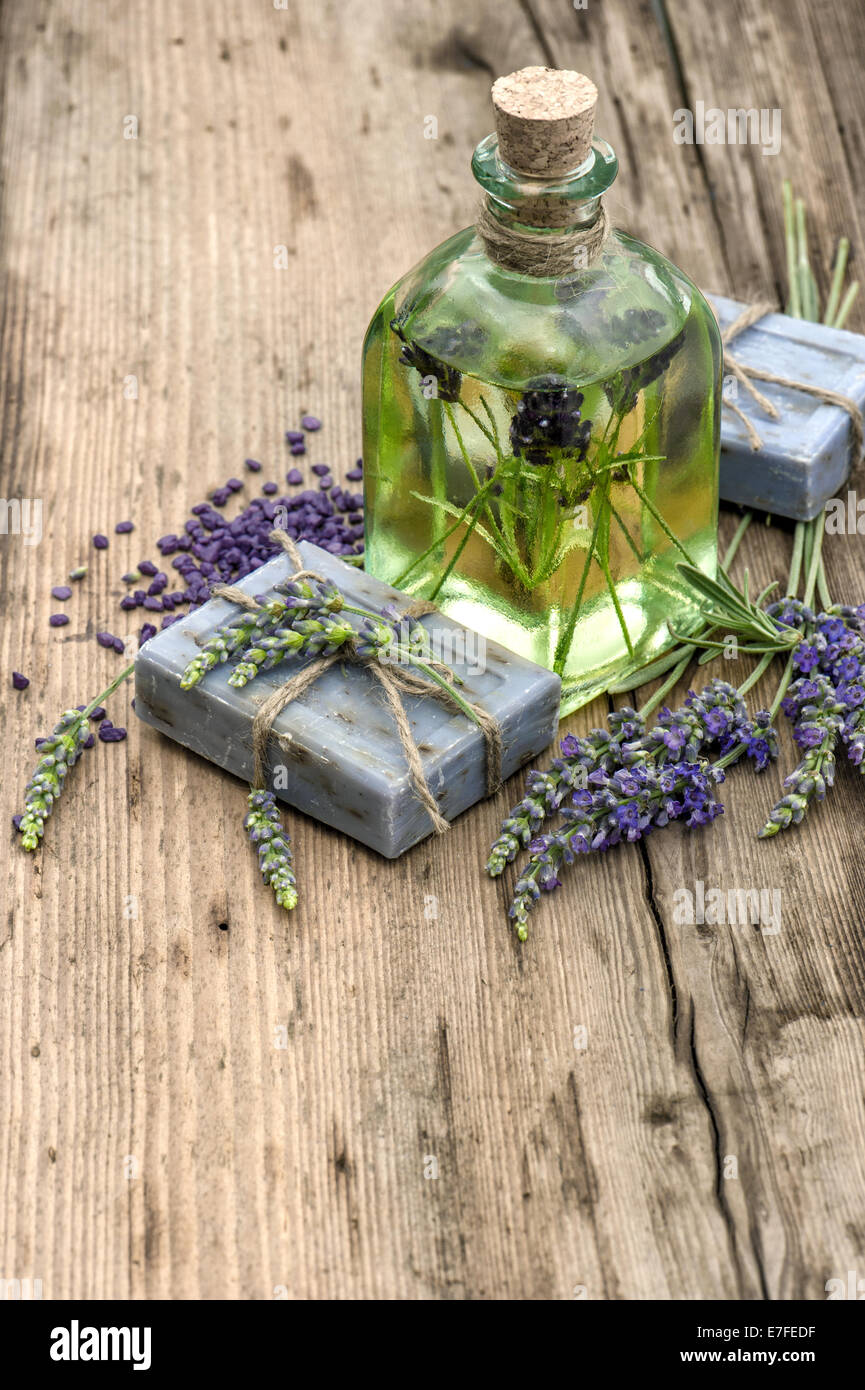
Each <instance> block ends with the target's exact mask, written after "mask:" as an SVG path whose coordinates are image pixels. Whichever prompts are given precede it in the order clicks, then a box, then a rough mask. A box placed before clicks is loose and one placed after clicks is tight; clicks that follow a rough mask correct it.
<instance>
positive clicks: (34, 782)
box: [17, 709, 94, 850]
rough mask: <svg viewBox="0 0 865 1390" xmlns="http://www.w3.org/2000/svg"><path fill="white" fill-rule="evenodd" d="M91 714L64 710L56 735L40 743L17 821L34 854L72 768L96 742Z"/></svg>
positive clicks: (24, 843)
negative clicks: (88, 723) (36, 759)
mask: <svg viewBox="0 0 865 1390" xmlns="http://www.w3.org/2000/svg"><path fill="white" fill-rule="evenodd" d="M88 712H89V711H88V710H86V709H85V710H77V709H68V710H65V711H64V713H63V715H62V716H61V718H60V721H59V723H57V724H56V725H55V727H54V731H53V733H52V734H51V735H50V736H49V737H48V738H46V739H42V740H40V741H39V744H40V755H41V756H40V758H39V762H38V763H37V764H36V770H35V772H34V773H33V776H32V777H31V778H30V781H29V782H28V783H27V786H26V787H25V789H24V812H23V814H22V815H21V816H20V817H19V818H18V820H17V829H18V832H19V834H20V835H21V844H22V846H23V848H24V849H26V850H34V849H36V848H37V847H38V845H39V841H40V840H41V839H42V836H43V834H44V833H45V822H46V820H47V819H48V817H49V816H50V815H51V811H52V808H53V806H54V803H55V801H57V799H58V797H59V796H60V794H61V792H62V791H63V786H64V783H65V781H66V778H67V777H68V775H69V771H70V769H71V768H73V767H74V766H75V764H76V763H77V761H78V759H79V758H80V757H81V754H82V753H83V752H84V750H85V748H92V747H93V743H94V738H93V735H92V733H91V732H90V730H89V728H88V727H87V715H88Z"/></svg>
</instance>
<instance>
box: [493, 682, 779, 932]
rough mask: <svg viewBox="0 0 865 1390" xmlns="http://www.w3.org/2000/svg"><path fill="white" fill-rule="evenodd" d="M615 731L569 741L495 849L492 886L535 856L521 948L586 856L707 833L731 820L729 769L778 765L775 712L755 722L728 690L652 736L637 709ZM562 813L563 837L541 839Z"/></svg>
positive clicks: (693, 704)
mask: <svg viewBox="0 0 865 1390" xmlns="http://www.w3.org/2000/svg"><path fill="white" fill-rule="evenodd" d="M609 725H610V727H609V728H608V729H595V730H592V732H591V733H590V734H589V735H588V736H587V737H586V738H578V737H576V736H573V735H569V736H567V737H566V738H565V739H563V740H562V743H561V754H562V756H561V757H560V758H558V759H555V760H554V761H553V764H552V766H551V768H550V770H549V772H547V773H539V772H531V773H529V777H528V785H527V794H526V796H525V797H524V798H523V801H521V802H520V803H519V805H518V806H517V807H515V808H514V810H513V811H512V812H511V815H510V816H509V817H508V819H507V820H506V821H505V823H504V825H503V827H502V833H501V835H500V836H499V837H498V839H497V840H496V841H495V843H494V845H493V847H492V851H491V853H490V857H489V859H488V861H487V872H488V873H489V874H490V875H491V876H492V877H497V876H498V875H499V874H501V873H502V871H503V869H504V867H505V864H507V863H509V862H511V861H512V860H513V859H514V858H515V856H516V854H517V853H518V851H519V849H520V848H521V847H522V848H528V851H529V861H528V864H527V865H526V867H525V868H524V870H523V872H522V873H521V875H520V877H519V879H518V881H517V884H516V889H515V894H514V900H513V902H512V904H511V907H510V909H509V915H510V916H511V917H512V918H513V919H514V921H515V922H516V926H517V935H518V937H519V938H520V940H521V941H524V940H525V939H526V935H527V925H526V924H527V919H528V914H529V912H530V910H531V909H532V907H533V906H534V905H535V903H536V902H537V901H538V899H539V898H540V894H541V891H542V890H544V891H547V892H549V891H552V890H553V889H555V888H558V887H559V886H560V883H561V879H560V877H559V874H560V872H561V871H562V869H563V868H564V867H565V866H567V865H568V864H572V863H573V862H574V860H575V858H576V856H577V854H586V853H589V852H591V851H593V850H597V851H604V850H607V849H610V848H611V847H612V846H613V845H615V844H618V843H619V842H620V841H622V840H625V841H634V840H639V839H642V838H643V837H644V836H645V835H647V834H649V833H650V831H651V830H652V829H654V828H655V827H663V826H665V825H668V824H669V823H670V822H671V821H673V820H681V819H684V820H685V823H686V824H687V825H688V826H690V827H696V826H699V825H707V824H709V823H710V822H711V821H712V820H714V819H715V817H716V816H718V815H720V814H721V813H722V811H723V806H722V805H721V804H720V802H718V801H717V800H716V799H715V797H714V794H713V792H714V787H715V785H717V784H718V783H720V782H722V781H723V780H724V775H725V768H726V767H727V766H729V765H730V764H732V763H734V762H737V761H738V760H739V759H740V758H742V757H743V756H745V757H748V758H750V759H752V760H753V762H754V764H755V766H756V767H757V769H758V770H762V769H763V768H765V767H766V766H767V765H768V763H769V761H770V759H772V758H775V757H777V755H778V743H777V737H776V734H775V731H774V729H773V728H772V726H771V719H770V716H769V713H768V711H765V710H761V711H760V712H759V713H758V714H757V715H756V716H755V718H754V719H753V720H752V719H750V718H749V717H748V713H747V709H746V707H745V702H744V700H743V699H742V697H741V695H740V693H739V691H738V690H736V688H735V687H734V686H731V685H728V684H727V682H725V681H720V680H714V681H712V682H711V684H710V685H708V686H706V688H705V689H704V690H703V692H702V694H701V695H697V694H696V693H695V692H694V691H691V692H690V693H689V695H688V697H687V700H686V701H685V705H684V706H683V708H682V709H680V710H677V711H675V712H673V711H671V710H669V709H667V708H666V707H665V708H664V709H662V710H661V711H660V714H659V716H658V722H657V724H656V725H655V726H654V727H653V728H652V729H649V730H646V728H645V721H644V719H643V716H642V715H641V714H639V713H638V712H637V711H636V710H633V709H630V708H625V709H622V710H618V711H616V712H615V713H614V714H612V715H611V716H610V720H609ZM710 747H714V748H716V749H717V751H718V753H719V754H720V757H719V758H717V759H716V760H715V761H714V762H710V761H709V759H708V758H707V757H705V756H703V755H704V754H705V752H706V750H708V749H709V748H710ZM568 803H569V804H568ZM556 812H560V814H561V824H560V825H559V826H558V828H556V829H554V830H551V831H548V832H544V833H538V832H539V831H540V829H541V826H542V825H543V823H544V821H546V820H547V818H548V817H550V816H552V815H553V814H555V813H556Z"/></svg>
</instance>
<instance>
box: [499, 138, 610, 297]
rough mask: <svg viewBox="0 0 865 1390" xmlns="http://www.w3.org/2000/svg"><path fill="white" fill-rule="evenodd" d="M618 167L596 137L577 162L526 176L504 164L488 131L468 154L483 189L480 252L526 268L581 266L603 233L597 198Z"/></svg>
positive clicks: (549, 270) (547, 271) (554, 270)
mask: <svg viewBox="0 0 865 1390" xmlns="http://www.w3.org/2000/svg"><path fill="white" fill-rule="evenodd" d="M617 172H618V160H617V159H616V156H615V154H614V152H613V150H612V149H611V147H610V146H609V145H608V144H607V143H606V141H605V140H596V141H595V142H594V144H593V146H592V150H591V153H590V155H589V157H588V159H587V160H586V161H585V163H584V164H582V165H581V166H580V167H579V168H578V169H574V170H572V171H571V172H570V173H569V174H566V175H560V176H558V177H556V178H554V179H540V178H532V177H530V176H528V175H526V174H520V173H517V172H516V171H515V170H514V169H511V168H510V167H509V166H508V165H507V164H505V162H504V161H503V160H502V158H501V156H500V154H499V152H498V141H497V138H496V136H495V135H489V136H487V138H486V140H482V141H481V143H480V144H479V145H478V147H477V149H476V150H475V152H474V156H473V158H472V173H473V174H474V177H475V179H476V180H477V182H478V183H479V184H480V186H481V188H482V190H483V192H484V197H483V199H482V204H481V209H480V212H479V216H478V232H479V234H480V236H481V238H482V240H483V242H484V246H485V249H486V251H487V254H488V255H489V256H490V258H491V259H492V260H494V261H496V262H497V264H499V265H501V266H503V267H504V268H505V269H508V270H515V271H518V272H522V273H524V274H528V275H536V276H550V275H556V276H558V275H562V274H568V273H573V272H574V270H580V269H586V268H587V267H588V265H591V264H592V262H593V260H594V259H595V258H596V257H597V255H598V254H599V252H600V247H601V246H602V245H603V242H604V240H605V238H606V234H607V231H608V223H607V219H606V214H605V213H604V212H603V205H602V201H601V200H602V196H603V194H604V193H605V192H606V190H607V189H608V188H609V187H610V184H611V183H612V182H613V179H614V178H615V177H616V173H617Z"/></svg>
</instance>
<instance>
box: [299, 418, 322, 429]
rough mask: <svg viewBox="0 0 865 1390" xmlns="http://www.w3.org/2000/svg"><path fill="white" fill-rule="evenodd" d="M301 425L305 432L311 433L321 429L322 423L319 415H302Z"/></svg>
mask: <svg viewBox="0 0 865 1390" xmlns="http://www.w3.org/2000/svg"><path fill="white" fill-rule="evenodd" d="M300 423H301V424H302V425H303V428H304V429H305V430H310V431H311V432H313V431H315V430H320V429H321V421H320V420H319V418H318V416H317V415H302V416H301V420H300Z"/></svg>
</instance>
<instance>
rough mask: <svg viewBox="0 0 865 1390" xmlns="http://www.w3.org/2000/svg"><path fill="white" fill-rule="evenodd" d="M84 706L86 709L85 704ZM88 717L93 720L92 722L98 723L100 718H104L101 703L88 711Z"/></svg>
mask: <svg viewBox="0 0 865 1390" xmlns="http://www.w3.org/2000/svg"><path fill="white" fill-rule="evenodd" d="M84 708H85V709H86V708H87V706H86V705H85V706H84ZM90 718H91V719H92V720H93V722H94V724H98V723H99V721H100V719H104V718H105V710H104V709H103V708H102V706H101V705H97V706H96V708H95V709H92V710H91V711H90Z"/></svg>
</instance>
